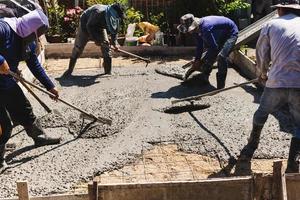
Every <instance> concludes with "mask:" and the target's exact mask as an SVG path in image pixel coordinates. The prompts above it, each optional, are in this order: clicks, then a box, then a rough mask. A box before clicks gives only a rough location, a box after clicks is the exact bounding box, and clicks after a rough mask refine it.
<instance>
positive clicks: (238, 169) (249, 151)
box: [234, 125, 263, 176]
mask: <svg viewBox="0 0 300 200" xmlns="http://www.w3.org/2000/svg"><path fill="white" fill-rule="evenodd" d="M262 128H263V127H262V126H257V125H253V129H252V131H251V134H250V138H249V140H248V143H247V145H246V146H245V147H244V148H243V149H242V151H241V153H240V156H239V158H238V160H237V163H236V166H235V172H234V173H235V175H237V176H246V175H251V174H252V169H251V159H252V157H253V155H254V152H255V150H256V149H257V147H258V144H259V138H260V134H261V130H262Z"/></svg>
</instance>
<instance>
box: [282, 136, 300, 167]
mask: <svg viewBox="0 0 300 200" xmlns="http://www.w3.org/2000/svg"><path fill="white" fill-rule="evenodd" d="M299 161H300V139H299V138H295V137H293V138H292V140H291V146H290V152H289V158H288V162H287V168H286V171H285V173H299Z"/></svg>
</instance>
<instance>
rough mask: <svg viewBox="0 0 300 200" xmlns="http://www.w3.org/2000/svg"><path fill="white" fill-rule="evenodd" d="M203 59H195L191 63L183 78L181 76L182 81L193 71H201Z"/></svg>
mask: <svg viewBox="0 0 300 200" xmlns="http://www.w3.org/2000/svg"><path fill="white" fill-rule="evenodd" d="M203 63H204V62H203V61H202V60H195V61H194V62H193V65H192V67H191V68H190V69H188V70H187V72H186V73H185V75H184V78H183V81H186V80H187V79H188V78H189V76H190V75H191V74H192V73H194V72H195V71H199V72H202V71H203V70H202V65H203Z"/></svg>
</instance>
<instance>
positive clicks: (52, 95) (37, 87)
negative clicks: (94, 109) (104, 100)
mask: <svg viewBox="0 0 300 200" xmlns="http://www.w3.org/2000/svg"><path fill="white" fill-rule="evenodd" d="M9 74H10V75H11V76H13V77H14V78H15V79H17V80H19V81H23V82H24V83H27V84H28V85H31V86H32V87H34V88H36V89H38V90H40V91H41V92H43V93H45V94H48V95H49V96H51V97H55V96H54V94H52V93H51V92H48V91H47V90H45V89H43V88H41V87H39V86H37V85H35V84H33V83H31V82H29V81H27V80H25V79H24V78H22V77H20V76H19V75H18V74H16V73H14V72H12V71H9ZM57 100H58V101H60V102H62V103H64V104H66V105H68V106H69V107H71V108H73V109H75V110H77V111H79V112H81V113H82V115H81V117H84V118H86V119H93V120H94V121H98V122H100V123H103V124H108V125H111V123H112V121H111V120H110V119H106V118H102V117H96V116H95V115H93V114H91V113H87V112H86V111H84V110H82V109H80V108H78V107H76V106H75V105H72V104H71V103H68V102H66V101H65V100H63V99H61V98H57Z"/></svg>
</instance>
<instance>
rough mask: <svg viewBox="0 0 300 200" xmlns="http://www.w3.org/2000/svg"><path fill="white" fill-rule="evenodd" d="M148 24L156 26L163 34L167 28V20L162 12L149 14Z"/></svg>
mask: <svg viewBox="0 0 300 200" xmlns="http://www.w3.org/2000/svg"><path fill="white" fill-rule="evenodd" d="M150 23H151V24H153V25H156V26H158V27H159V28H160V30H161V31H162V32H165V31H166V30H167V28H168V23H167V19H166V18H165V14H164V13H163V12H160V13H158V14H157V15H154V14H153V13H150Z"/></svg>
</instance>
